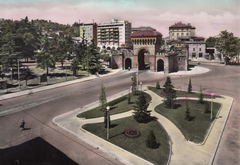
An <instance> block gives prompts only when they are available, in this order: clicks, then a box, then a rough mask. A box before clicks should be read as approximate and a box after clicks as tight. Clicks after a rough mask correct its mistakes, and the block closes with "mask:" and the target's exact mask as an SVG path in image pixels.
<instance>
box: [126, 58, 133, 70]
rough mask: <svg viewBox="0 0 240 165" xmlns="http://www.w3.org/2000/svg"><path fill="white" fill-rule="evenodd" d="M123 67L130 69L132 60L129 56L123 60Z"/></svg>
mask: <svg viewBox="0 0 240 165" xmlns="http://www.w3.org/2000/svg"><path fill="white" fill-rule="evenodd" d="M125 69H132V60H131V59H130V58H127V59H126V60H125Z"/></svg>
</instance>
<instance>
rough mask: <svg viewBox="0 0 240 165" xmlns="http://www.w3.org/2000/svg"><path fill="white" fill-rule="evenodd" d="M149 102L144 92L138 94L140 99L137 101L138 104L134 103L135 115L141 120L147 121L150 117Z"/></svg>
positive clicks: (137, 119) (135, 117)
mask: <svg viewBox="0 0 240 165" xmlns="http://www.w3.org/2000/svg"><path fill="white" fill-rule="evenodd" d="M148 105H149V103H147V100H146V97H145V95H144V94H143V92H141V93H140V95H139V96H138V100H137V101H136V105H134V106H133V107H134V112H133V117H134V119H135V120H136V121H137V122H139V123H143V122H146V121H147V120H148V119H149V117H150V111H148V110H147V108H148Z"/></svg>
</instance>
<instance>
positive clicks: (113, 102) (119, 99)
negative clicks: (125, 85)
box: [108, 96, 127, 106]
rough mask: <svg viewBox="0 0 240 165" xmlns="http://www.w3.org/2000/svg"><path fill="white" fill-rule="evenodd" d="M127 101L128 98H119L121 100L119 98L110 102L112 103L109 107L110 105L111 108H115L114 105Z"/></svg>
mask: <svg viewBox="0 0 240 165" xmlns="http://www.w3.org/2000/svg"><path fill="white" fill-rule="evenodd" d="M126 99H127V97H125V96H122V97H119V98H117V99H115V100H112V101H110V102H109V103H108V105H109V106H113V105H115V104H118V103H120V102H122V101H124V100H126Z"/></svg>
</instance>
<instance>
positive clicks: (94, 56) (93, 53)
mask: <svg viewBox="0 0 240 165" xmlns="http://www.w3.org/2000/svg"><path fill="white" fill-rule="evenodd" d="M98 56H99V52H98V49H97V46H96V45H95V43H94V40H92V41H91V43H90V45H88V55H87V57H85V58H88V59H87V60H85V61H88V67H89V69H90V70H91V72H92V73H95V72H100V71H101V68H102V66H101V64H100V62H99V59H98Z"/></svg>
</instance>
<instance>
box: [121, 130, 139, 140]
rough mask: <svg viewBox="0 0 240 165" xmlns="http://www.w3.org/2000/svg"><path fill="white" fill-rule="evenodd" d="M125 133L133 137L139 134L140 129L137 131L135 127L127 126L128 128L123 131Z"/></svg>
mask: <svg viewBox="0 0 240 165" xmlns="http://www.w3.org/2000/svg"><path fill="white" fill-rule="evenodd" d="M125 135H126V136H127V137H130V138H135V137H138V136H140V131H138V130H137V129H135V128H128V129H126V131H125Z"/></svg>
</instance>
